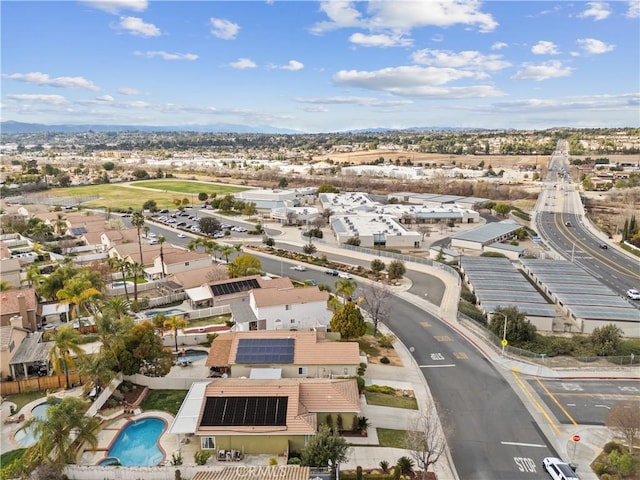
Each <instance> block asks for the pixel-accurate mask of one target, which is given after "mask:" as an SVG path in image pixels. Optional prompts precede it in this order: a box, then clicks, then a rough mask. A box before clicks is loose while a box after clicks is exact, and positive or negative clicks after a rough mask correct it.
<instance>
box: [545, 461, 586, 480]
mask: <svg viewBox="0 0 640 480" xmlns="http://www.w3.org/2000/svg"><path fill="white" fill-rule="evenodd" d="M542 467H543V468H544V469H545V471H546V472H547V473H548V474H549V476H550V477H551V478H552V479H553V480H580V477H578V474H577V473H576V472H575V471H574V470H573V468H571V467H570V466H569V464H568V463H565V462H563V461H562V460H560V459H559V458H556V457H546V458H545V459H544V460H543V461H542Z"/></svg>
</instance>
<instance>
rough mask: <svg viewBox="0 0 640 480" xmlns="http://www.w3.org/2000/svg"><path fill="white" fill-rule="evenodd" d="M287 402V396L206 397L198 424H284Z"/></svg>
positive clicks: (208, 425) (211, 425)
mask: <svg viewBox="0 0 640 480" xmlns="http://www.w3.org/2000/svg"><path fill="white" fill-rule="evenodd" d="M288 403H289V398H288V397H207V400H206V402H205V405H204V411H203V412H202V420H201V421H200V426H202V427H227V426H234V427H239V426H245V427H253V426H260V427H263V426H285V425H286V424H287V405H288Z"/></svg>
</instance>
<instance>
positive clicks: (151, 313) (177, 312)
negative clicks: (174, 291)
mask: <svg viewBox="0 0 640 480" xmlns="http://www.w3.org/2000/svg"><path fill="white" fill-rule="evenodd" d="M160 313H162V314H164V315H165V316H167V317H172V316H174V315H184V314H185V313H186V312H185V311H184V310H180V309H179V308H170V309H169V310H164V311H163V310H149V311H148V312H145V315H146V316H147V317H155V316H156V315H158V314H160Z"/></svg>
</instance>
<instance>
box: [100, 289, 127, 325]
mask: <svg viewBox="0 0 640 480" xmlns="http://www.w3.org/2000/svg"><path fill="white" fill-rule="evenodd" d="M130 310H131V302H130V301H129V299H128V298H126V297H121V296H119V295H118V296H117V297H111V298H109V299H108V300H105V302H104V303H103V304H102V312H103V314H106V315H113V316H114V317H115V318H117V319H120V318H122V317H125V316H127V315H129V311H130Z"/></svg>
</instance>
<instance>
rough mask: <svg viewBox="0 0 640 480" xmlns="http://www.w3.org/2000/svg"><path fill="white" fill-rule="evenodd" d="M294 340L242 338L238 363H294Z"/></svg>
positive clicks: (237, 358) (237, 355)
mask: <svg viewBox="0 0 640 480" xmlns="http://www.w3.org/2000/svg"><path fill="white" fill-rule="evenodd" d="M294 349H295V339H293V338H241V339H240V340H239V341H238V352H237V353H236V363H270V364H273V363H293V352H294Z"/></svg>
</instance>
